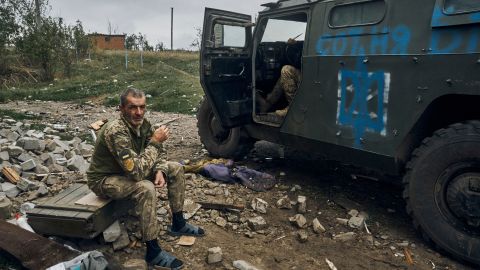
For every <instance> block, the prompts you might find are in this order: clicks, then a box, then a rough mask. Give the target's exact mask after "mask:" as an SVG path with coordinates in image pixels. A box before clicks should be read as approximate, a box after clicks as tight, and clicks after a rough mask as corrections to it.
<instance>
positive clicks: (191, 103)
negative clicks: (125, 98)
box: [0, 51, 203, 113]
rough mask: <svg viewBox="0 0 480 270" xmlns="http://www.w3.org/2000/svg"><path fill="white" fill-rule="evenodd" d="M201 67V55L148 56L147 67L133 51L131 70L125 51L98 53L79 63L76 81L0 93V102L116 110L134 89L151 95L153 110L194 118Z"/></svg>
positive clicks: (75, 76)
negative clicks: (130, 88) (45, 102)
mask: <svg viewBox="0 0 480 270" xmlns="http://www.w3.org/2000/svg"><path fill="white" fill-rule="evenodd" d="M198 67H199V56H198V53H191V52H170V51H169V52H145V53H144V55H143V67H142V66H141V63H140V54H139V53H138V52H129V54H128V69H127V70H126V69H125V52H124V51H105V52H97V53H94V54H92V55H91V60H84V61H80V62H78V63H76V64H74V67H73V72H72V74H73V75H72V77H71V78H62V77H59V76H57V77H56V78H55V81H54V82H52V83H38V84H24V85H18V86H16V87H15V88H10V89H5V88H4V89H0V90H1V91H0V101H2V100H3V101H7V100H21V99H25V100H27V99H28V100H52V101H75V102H79V103H83V102H86V101H88V100H95V101H101V102H103V104H105V105H107V106H116V105H118V101H119V95H120V93H121V92H122V91H123V90H125V89H126V88H127V87H128V86H130V85H131V86H133V87H135V88H138V89H141V90H144V91H145V92H146V93H147V94H149V95H151V98H149V99H148V104H149V109H151V110H156V111H165V112H180V113H192V112H193V109H194V108H195V107H196V106H197V104H198V102H199V100H200V99H201V96H202V95H203V90H202V88H201V86H200V81H199V77H198Z"/></svg>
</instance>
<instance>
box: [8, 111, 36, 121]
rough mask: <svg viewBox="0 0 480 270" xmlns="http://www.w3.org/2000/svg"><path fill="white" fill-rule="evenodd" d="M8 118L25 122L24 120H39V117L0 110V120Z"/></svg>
mask: <svg viewBox="0 0 480 270" xmlns="http://www.w3.org/2000/svg"><path fill="white" fill-rule="evenodd" d="M4 117H10V118H12V119H15V120H25V119H39V117H36V116H33V115H28V114H24V113H19V112H16V111H14V110H2V109H0V118H4Z"/></svg>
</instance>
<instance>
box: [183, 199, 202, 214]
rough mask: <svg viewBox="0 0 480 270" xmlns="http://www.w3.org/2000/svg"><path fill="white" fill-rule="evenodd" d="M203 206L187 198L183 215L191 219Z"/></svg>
mask: <svg viewBox="0 0 480 270" xmlns="http://www.w3.org/2000/svg"><path fill="white" fill-rule="evenodd" d="M201 207H202V206H201V205H200V204H198V203H196V202H194V201H192V200H190V199H186V200H185V201H184V205H183V217H184V218H185V219H190V218H191V217H193V216H194V215H195V214H196V213H197V211H198V210H199V209H200V208H201Z"/></svg>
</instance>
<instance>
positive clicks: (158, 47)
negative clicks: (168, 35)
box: [155, 41, 165, 52]
mask: <svg viewBox="0 0 480 270" xmlns="http://www.w3.org/2000/svg"><path fill="white" fill-rule="evenodd" d="M164 50H165V45H164V44H163V42H160V41H159V42H158V43H157V45H155V51H157V52H159V51H164Z"/></svg>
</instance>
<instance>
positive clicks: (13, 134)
mask: <svg viewBox="0 0 480 270" xmlns="http://www.w3.org/2000/svg"><path fill="white" fill-rule="evenodd" d="M6 135H7V136H5V138H6V139H7V140H8V141H10V142H15V141H16V140H18V138H20V135H19V134H18V133H17V132H15V131H10V132H8V133H7V134H6Z"/></svg>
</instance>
